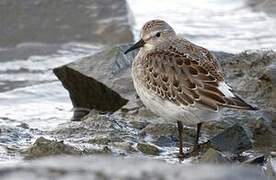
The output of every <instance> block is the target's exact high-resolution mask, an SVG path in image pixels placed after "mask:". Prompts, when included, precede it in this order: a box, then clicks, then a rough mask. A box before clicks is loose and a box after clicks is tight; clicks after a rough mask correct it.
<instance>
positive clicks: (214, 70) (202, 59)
mask: <svg viewBox="0 0 276 180" xmlns="http://www.w3.org/2000/svg"><path fill="white" fill-rule="evenodd" d="M169 44H170V45H169V47H166V48H168V49H169V51H170V52H174V53H176V54H179V55H182V56H185V55H186V54H189V56H190V57H191V58H192V59H194V60H196V61H198V63H199V64H200V65H201V66H202V67H203V68H205V69H206V70H207V71H208V72H209V73H210V74H212V75H213V76H215V77H217V79H219V80H220V81H222V80H223V73H222V70H221V67H220V65H219V64H218V61H217V58H216V57H215V56H214V55H213V54H212V53H211V52H210V51H209V50H208V49H205V48H203V47H201V46H198V45H196V44H193V43H192V42H190V41H188V40H186V39H182V38H179V39H174V40H172V41H171V42H170V43H169Z"/></svg>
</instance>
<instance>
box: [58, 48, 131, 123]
mask: <svg viewBox="0 0 276 180" xmlns="http://www.w3.org/2000/svg"><path fill="white" fill-rule="evenodd" d="M126 49H127V45H122V46H115V47H110V48H107V49H105V50H103V51H101V52H99V53H96V54H95V55H92V56H89V57H85V58H83V59H80V60H78V61H75V62H73V63H70V64H67V65H64V66H61V67H58V68H55V69H54V73H55V75H56V76H57V77H58V78H59V80H60V81H61V82H62V84H63V86H64V87H65V88H66V89H67V90H68V91H69V93H70V98H71V100H72V103H73V106H74V108H75V109H76V111H75V117H74V119H75V120H78V119H79V118H81V117H82V116H83V115H85V112H84V113H81V114H80V112H83V110H85V109H87V110H88V111H89V110H91V109H96V110H99V111H105V112H106V111H109V112H114V111H116V110H118V109H119V108H121V107H122V106H123V105H125V104H126V103H127V102H128V100H129V99H131V98H133V97H134V93H135V90H134V87H133V85H132V80H131V76H130V74H131V68H130V67H131V63H132V60H133V58H134V55H135V52H133V53H129V54H128V55H124V54H123V52H124V51H125V50H126ZM88 111H87V112H88Z"/></svg>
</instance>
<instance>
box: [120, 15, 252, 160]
mask: <svg viewBox="0 0 276 180" xmlns="http://www.w3.org/2000/svg"><path fill="white" fill-rule="evenodd" d="M140 37H141V39H140V41H138V42H137V43H136V44H134V45H133V46H132V47H130V48H129V49H128V50H126V52H125V54H126V53H128V52H130V51H132V50H134V49H138V48H140V49H139V52H138V54H137V55H136V57H135V58H134V61H133V63H132V79H133V83H134V87H135V89H136V91H137V94H138V96H139V97H140V99H141V100H142V102H143V103H144V105H145V106H146V107H147V108H148V109H150V110H151V111H152V112H153V113H155V114H157V115H159V116H161V117H163V118H164V119H166V120H168V121H175V122H177V127H178V134H179V140H180V143H179V158H180V159H182V160H183V158H184V152H183V142H182V134H183V124H182V123H184V124H185V125H195V124H196V125H197V136H196V140H195V144H194V148H193V151H197V150H198V148H199V145H198V139H199V136H200V129H201V125H202V123H203V122H206V121H210V120H219V118H218V112H219V110H220V109H221V108H224V107H228V108H236V109H244V110H256V108H255V107H253V106H251V105H249V104H247V103H246V102H245V101H244V100H242V99H241V98H240V97H239V96H238V95H237V94H235V93H234V91H233V90H232V88H231V87H230V86H229V85H227V84H226V82H225V81H224V75H223V73H222V69H221V67H220V65H219V62H218V60H217V58H216V57H215V55H214V54H212V53H211V52H210V51H208V50H207V49H206V48H203V47H200V46H198V45H195V44H193V43H192V42H190V41H188V40H186V39H183V38H181V37H179V36H177V35H176V33H175V31H174V29H173V28H172V27H171V26H170V25H169V24H168V23H166V22H165V21H163V20H151V21H149V22H147V23H146V24H145V25H144V26H143V28H142V31H141V35H140Z"/></svg>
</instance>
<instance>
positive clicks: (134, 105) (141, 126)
mask: <svg viewBox="0 0 276 180" xmlns="http://www.w3.org/2000/svg"><path fill="white" fill-rule="evenodd" d="M126 47H127V45H121V46H115V47H113V48H106V49H104V50H102V51H101V52H99V53H97V54H95V55H93V56H91V57H86V58H84V59H80V60H78V61H76V62H73V63H71V64H68V65H64V66H61V67H58V68H57V69H55V70H54V72H55V73H56V74H57V76H58V77H59V78H60V80H61V81H62V83H63V85H64V87H65V88H66V89H67V90H68V91H69V93H70V97H71V98H72V97H73V98H78V96H85V95H86V91H87V90H89V91H90V92H88V93H92V94H93V93H96V94H97V93H101V95H98V97H101V98H102V101H101V104H100V106H98V101H99V100H100V99H98V100H97V99H96V100H95V101H93V100H94V99H93V98H92V97H93V96H91V99H90V100H89V102H90V103H92V104H86V105H87V107H78V106H77V104H74V101H72V102H73V105H74V107H75V109H76V110H77V111H76V112H78V108H80V109H86V110H87V109H89V108H90V107H93V108H94V109H89V111H87V113H86V114H82V115H83V116H78V117H79V119H77V120H78V121H72V122H68V123H66V124H62V125H60V126H59V127H58V128H57V129H56V130H54V131H51V132H49V135H50V136H51V137H52V138H55V139H57V140H48V139H45V138H39V139H37V141H36V142H35V143H34V145H33V146H31V147H29V148H27V149H25V150H23V152H22V154H23V155H24V156H25V157H26V158H27V159H35V158H38V157H44V156H49V155H62V154H69V155H77V156H79V155H81V156H89V155H93V156H95V155H98V154H105V155H108V156H110V155H112V156H113V157H114V156H115V157H121V156H122V157H125V158H134V157H136V158H137V157H139V158H143V159H144V158H146V159H160V160H165V161H168V162H173V163H178V159H177V152H178V151H177V146H178V136H177V129H176V124H174V123H172V122H169V121H166V120H164V119H161V118H160V117H156V116H155V115H154V114H152V113H151V112H150V111H148V110H147V109H146V108H145V107H143V106H141V102H140V101H139V99H137V98H136V96H135V90H134V88H133V86H132V81H131V77H130V73H129V72H130V68H131V66H130V64H131V60H132V58H133V56H134V54H131V55H129V56H125V55H124V54H123V53H122V52H123V51H124V49H125V48H126ZM216 54H218V57H221V58H220V61H221V65H222V68H223V69H224V72H226V80H227V81H228V82H229V83H230V84H231V85H233V86H234V87H235V88H236V89H235V90H236V91H237V92H238V93H239V94H240V95H241V96H242V97H244V98H245V99H246V100H247V101H248V102H250V103H255V105H256V106H258V107H259V108H260V110H259V111H257V112H242V111H233V110H229V109H226V110H224V111H223V113H222V115H221V118H222V119H223V121H222V122H208V123H205V124H203V131H202V132H203V133H202V137H201V142H202V145H201V153H200V154H199V155H197V156H192V155H191V156H187V159H186V160H185V161H184V162H190V163H192V164H206V163H208V164H235V165H237V166H238V165H239V166H246V165H254V166H255V168H262V169H263V173H264V174H267V175H271V176H274V175H275V167H274V166H273V165H271V164H272V163H273V162H274V161H275V144H276V143H275V139H276V133H275V132H276V129H275V128H276V119H275V112H276V111H275V98H274V97H275V91H274V88H275V84H276V83H275V67H276V66H275V59H276V53H274V52H273V51H247V52H243V53H240V54H237V55H231V54H223V53H216ZM64 69H65V70H64ZM68 69H72V70H68ZM65 71H66V72H65ZM73 71H74V73H71V72H73ZM76 72H77V73H78V74H79V75H78V76H75V73H76ZM62 73H66V77H67V78H65V79H63V78H61V77H65V75H64V74H62ZM71 76H72V77H73V76H74V81H73V82H74V83H72V82H70V78H71ZM87 77H88V78H87ZM77 78H80V80H78V79H77ZM83 78H86V81H87V83H90V82H89V81H91V82H92V83H93V88H89V89H85V88H86V85H85V84H83V83H82V80H81V79H83ZM95 81H96V82H99V83H95ZM78 82H79V83H78ZM67 83H71V84H73V85H74V87H72V86H67V85H66V84H67ZM97 85H98V86H99V87H97ZM102 86H104V88H105V93H103V92H94V91H97V90H98V88H101V87H102ZM77 87H78V88H79V89H81V91H74V90H72V89H74V88H77ZM70 88H72V89H70ZM79 93H80V94H79ZM105 95H106V97H104V96H105ZM118 98H119V99H120V98H121V99H122V100H126V101H125V102H127V104H126V105H124V104H120V103H121V102H120V100H118ZM105 99H106V100H105ZM112 99H114V100H112ZM94 103H95V104H94ZM113 103H116V106H117V107H118V108H117V109H118V110H115V111H113V112H111V111H109V112H106V111H105V109H103V108H102V107H108V106H110V107H113V106H114V104H113ZM98 107H99V108H98ZM78 115H80V114H78ZM75 117H76V116H75ZM74 120H76V119H74ZM183 139H184V144H185V146H186V149H185V150H186V151H188V149H189V147H191V146H192V144H193V142H194V139H195V130H194V128H193V127H186V128H185V130H184V136H183ZM45 150H47V151H45Z"/></svg>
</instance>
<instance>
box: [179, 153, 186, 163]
mask: <svg viewBox="0 0 276 180" xmlns="http://www.w3.org/2000/svg"><path fill="white" fill-rule="evenodd" d="M184 158H185V154H184V153H179V154H178V160H179V162H180V163H181V162H182V161H184Z"/></svg>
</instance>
